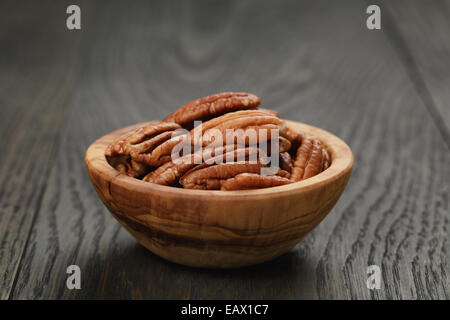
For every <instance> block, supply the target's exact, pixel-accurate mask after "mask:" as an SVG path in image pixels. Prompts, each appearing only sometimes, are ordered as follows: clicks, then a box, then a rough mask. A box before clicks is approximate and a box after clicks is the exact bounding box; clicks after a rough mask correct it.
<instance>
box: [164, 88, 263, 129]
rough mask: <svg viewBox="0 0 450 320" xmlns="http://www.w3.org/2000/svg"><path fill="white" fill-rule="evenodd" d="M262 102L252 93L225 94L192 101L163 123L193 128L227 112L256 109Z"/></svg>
mask: <svg viewBox="0 0 450 320" xmlns="http://www.w3.org/2000/svg"><path fill="white" fill-rule="evenodd" d="M260 103H261V100H260V99H259V98H258V97H257V96H255V95H253V94H250V93H245V92H223V93H217V94H213V95H210V96H206V97H203V98H200V99H197V100H194V101H191V102H189V103H187V104H185V105H184V106H182V107H181V108H179V109H178V110H177V111H175V112H174V113H172V114H171V115H169V116H168V117H166V118H165V119H164V120H163V121H167V122H175V123H178V124H180V125H182V126H183V127H184V128H193V123H194V121H196V120H201V121H205V120H209V119H211V118H212V117H215V116H219V115H222V114H225V113H227V112H232V111H237V110H244V109H254V108H256V107H257V106H258V105H259V104H260Z"/></svg>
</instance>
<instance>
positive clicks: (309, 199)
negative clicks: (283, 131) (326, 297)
mask: <svg viewBox="0 0 450 320" xmlns="http://www.w3.org/2000/svg"><path fill="white" fill-rule="evenodd" d="M287 122H288V124H289V125H291V126H292V127H294V128H297V129H300V130H302V131H303V132H306V133H310V134H312V135H314V136H316V137H317V138H319V139H320V140H321V141H322V143H323V144H324V145H325V147H326V148H327V150H328V152H329V153H330V156H331V166H330V167H329V168H328V169H327V170H325V171H324V172H322V173H320V174H318V175H316V176H314V177H312V178H309V179H306V180H303V181H300V182H296V183H292V184H288V185H284V186H279V187H273V188H266V189H258V190H244V191H204V190H189V189H182V188H175V187H167V186H161V185H157V184H153V183H148V182H144V181H141V180H138V179H134V178H131V177H128V176H126V175H123V174H120V173H119V172H118V171H116V170H115V169H114V168H113V167H111V166H110V165H109V163H108V162H107V161H106V158H105V156H104V153H105V149H106V147H107V146H108V145H109V144H110V143H111V142H112V141H113V139H114V138H115V137H117V136H119V135H120V134H122V133H124V132H126V131H127V130H130V129H132V128H136V127H137V126H139V125H134V126H129V127H127V128H123V129H121V130H117V131H114V132H112V133H109V134H107V135H105V136H103V137H102V138H100V139H98V140H97V141H95V142H94V143H93V144H92V145H91V146H90V147H89V148H88V150H87V151H86V156H85V162H86V166H87V170H88V173H89V177H90V178H91V181H92V183H93V185H94V187H95V190H96V191H97V193H98V195H99V196H100V198H101V199H102V201H103V203H104V204H105V205H106V207H108V209H109V211H111V213H112V215H113V216H114V217H115V218H116V219H117V220H118V221H119V222H120V224H122V226H124V227H125V229H127V230H128V231H129V232H130V233H131V234H132V235H133V236H134V237H135V238H136V240H137V241H139V242H140V243H141V244H142V245H143V246H144V247H146V248H147V249H149V250H150V251H152V252H153V253H155V254H157V255H159V256H161V257H163V258H165V259H167V260H170V261H173V262H176V263H180V264H183V265H188V266H195V267H206V268H232V267H241V266H248V265H253V264H257V263H261V262H264V261H267V260H270V259H273V258H275V257H278V256H280V255H282V254H283V253H286V252H287V251H289V250H290V249H291V248H293V247H294V246H295V245H296V244H297V243H298V242H299V241H300V240H302V239H303V238H304V237H305V236H306V235H307V234H308V233H309V232H310V231H311V230H312V229H314V227H315V226H317V224H319V222H321V221H322V220H323V219H324V218H325V216H326V215H327V214H328V212H330V210H331V209H332V208H333V206H334V205H335V203H336V202H337V200H338V199H339V197H340V195H341V193H342V191H343V190H344V188H345V186H346V184H347V181H348V179H349V177H350V174H351V171H352V167H353V154H352V151H351V150H350V148H349V147H348V146H347V144H346V143H345V142H343V141H342V140H340V139H339V138H337V137H336V136H334V135H332V134H331V133H328V132H326V131H324V130H321V129H319V128H315V127H312V126H309V125H306V124H301V123H297V122H292V121H287Z"/></svg>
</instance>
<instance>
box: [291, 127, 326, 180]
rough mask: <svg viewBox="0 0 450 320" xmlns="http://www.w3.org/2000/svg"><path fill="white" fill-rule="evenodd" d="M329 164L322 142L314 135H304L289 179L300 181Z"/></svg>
mask: <svg viewBox="0 0 450 320" xmlns="http://www.w3.org/2000/svg"><path fill="white" fill-rule="evenodd" d="M329 164H330V157H329V155H328V152H327V151H326V150H325V149H324V148H323V147H322V143H321V142H320V141H319V140H318V139H316V138H314V137H311V136H306V137H305V138H304V139H303V141H302V145H301V146H300V147H299V148H298V149H297V155H296V158H295V162H294V166H293V168H292V172H291V181H293V182H295V181H301V180H304V179H307V178H310V177H312V176H315V175H316V174H318V173H320V172H322V171H323V170H325V169H327V168H328V166H329Z"/></svg>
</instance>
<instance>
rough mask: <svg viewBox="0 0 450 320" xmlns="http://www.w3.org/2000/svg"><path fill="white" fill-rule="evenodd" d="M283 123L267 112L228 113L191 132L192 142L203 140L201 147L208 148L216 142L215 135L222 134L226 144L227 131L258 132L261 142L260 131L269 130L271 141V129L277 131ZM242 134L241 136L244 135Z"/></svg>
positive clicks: (197, 142) (257, 137) (268, 137)
mask: <svg viewBox="0 0 450 320" xmlns="http://www.w3.org/2000/svg"><path fill="white" fill-rule="evenodd" d="M281 123H282V121H281V120H280V119H279V118H278V117H277V116H276V115H275V114H274V113H273V112H270V111H267V110H244V111H236V112H231V113H227V114H225V115H223V116H220V117H217V118H214V119H211V120H209V121H207V122H205V123H203V124H202V126H201V127H200V126H199V127H197V128H195V129H193V130H191V131H190V132H189V135H190V137H191V138H192V142H193V143H195V144H200V142H199V141H194V139H198V138H202V143H201V145H203V146H207V145H209V144H211V143H213V142H214V140H213V138H214V134H215V132H216V133H220V134H221V136H222V137H223V141H222V142H223V143H226V141H225V140H226V137H227V129H233V130H235V131H237V130H239V129H241V130H242V132H243V133H244V134H248V133H250V131H249V129H253V130H255V131H257V132H256V133H257V135H256V139H257V141H258V142H259V131H258V130H260V129H265V130H267V133H268V135H267V139H270V132H271V131H270V129H277V128H278V125H279V124H281ZM242 132H241V133H240V134H242Z"/></svg>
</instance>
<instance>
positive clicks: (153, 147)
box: [105, 122, 181, 177]
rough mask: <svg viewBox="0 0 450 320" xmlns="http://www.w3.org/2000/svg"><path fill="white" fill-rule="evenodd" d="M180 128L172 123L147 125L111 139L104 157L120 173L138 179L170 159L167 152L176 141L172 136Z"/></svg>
mask: <svg viewBox="0 0 450 320" xmlns="http://www.w3.org/2000/svg"><path fill="white" fill-rule="evenodd" d="M180 128H181V126H180V125H178V124H176V123H171V122H151V123H148V124H146V125H144V126H142V127H140V128H138V129H136V130H134V131H131V132H128V133H126V134H124V135H122V136H120V137H118V138H117V139H116V140H114V141H113V142H112V143H111V144H110V145H109V146H108V147H107V148H106V151H105V156H106V158H107V159H108V162H109V163H110V164H111V165H112V166H113V167H115V168H116V169H117V170H119V171H120V172H122V173H126V174H128V175H130V176H133V177H137V176H141V175H143V174H145V173H147V172H148V171H149V169H150V167H152V166H155V167H156V166H159V165H161V164H163V163H165V162H167V161H169V160H170V151H171V150H172V148H173V146H174V145H176V144H177V143H178V138H179V137H177V138H171V137H172V134H174V131H175V130H177V129H180ZM166 142H167V143H166ZM162 144H164V146H162Z"/></svg>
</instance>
